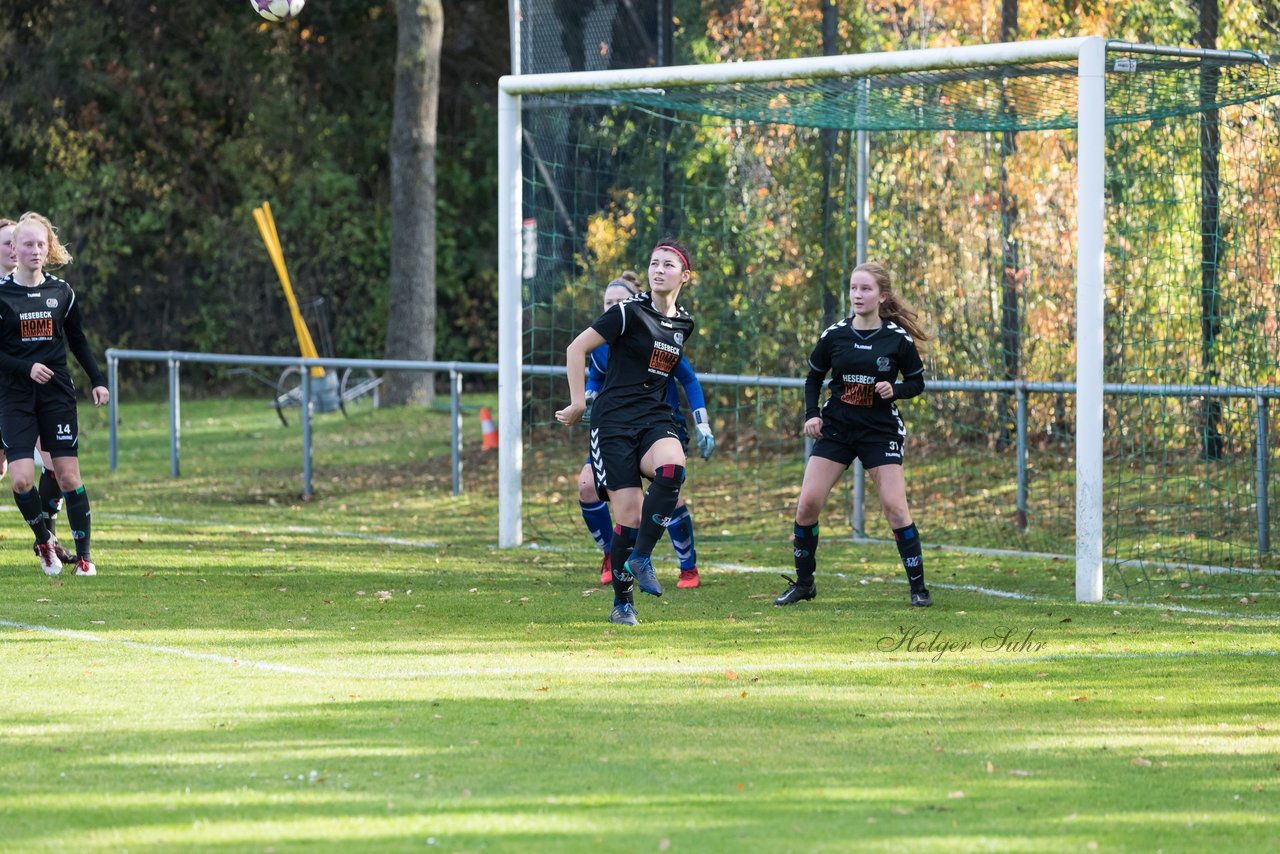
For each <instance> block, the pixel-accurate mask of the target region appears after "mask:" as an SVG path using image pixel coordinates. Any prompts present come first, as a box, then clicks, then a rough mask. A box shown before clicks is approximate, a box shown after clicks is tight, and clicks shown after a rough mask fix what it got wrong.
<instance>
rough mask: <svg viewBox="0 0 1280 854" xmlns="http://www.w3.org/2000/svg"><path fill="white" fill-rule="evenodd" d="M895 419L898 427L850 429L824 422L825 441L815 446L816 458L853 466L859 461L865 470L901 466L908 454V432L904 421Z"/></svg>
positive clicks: (820, 440) (888, 425)
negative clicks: (906, 453) (904, 456)
mask: <svg viewBox="0 0 1280 854" xmlns="http://www.w3.org/2000/svg"><path fill="white" fill-rule="evenodd" d="M895 420H896V421H897V423H896V424H889V423H881V424H872V425H868V426H865V427H850V426H845V425H839V424H835V423H833V422H832V421H830V420H829V419H823V421H822V438H820V439H818V441H816V442H814V443H813V456H815V457H822V458H823V459H826V460H831V461H832V462H837V463H840V464H841V465H844V466H850V465H853V461H854V460H855V459H858V460H861V461H862V467H863V468H864V469H873V468H879V467H880V466H887V465H898V466H900V465H902V457H903V454H904V453H905V452H906V444H907V430H906V427H905V426H903V424H902V419H900V418H898V419H895Z"/></svg>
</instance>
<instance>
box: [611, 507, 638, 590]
mask: <svg viewBox="0 0 1280 854" xmlns="http://www.w3.org/2000/svg"><path fill="white" fill-rule="evenodd" d="M635 541H636V529H635V528H626V527H623V526H622V525H614V526H613V550H612V551H611V553H610V555H611V558H612V562H613V606H614V607H615V608H616V607H617V606H619V605H621V604H622V603H623V602H634V601H635V587H636V578H635V576H634V575H632V574H631V573H629V572H627V571H625V570H624V569H623V567H624V566H625V565H626V563H627V558H629V557H631V547H632V544H634V543H635Z"/></svg>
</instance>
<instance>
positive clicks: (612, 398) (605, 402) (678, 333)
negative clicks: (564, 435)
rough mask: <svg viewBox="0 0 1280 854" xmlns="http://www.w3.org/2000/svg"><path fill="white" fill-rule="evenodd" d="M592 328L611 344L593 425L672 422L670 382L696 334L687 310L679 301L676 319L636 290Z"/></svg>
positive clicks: (592, 419)
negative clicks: (685, 350) (686, 348)
mask: <svg viewBox="0 0 1280 854" xmlns="http://www.w3.org/2000/svg"><path fill="white" fill-rule="evenodd" d="M591 328H592V329H594V330H595V331H597V332H599V333H600V335H601V336H603V337H604V340H605V341H606V342H607V343H608V345H609V366H608V368H607V369H606V371H605V376H604V385H603V386H602V387H601V389H600V394H599V395H598V396H597V397H596V402H595V404H594V405H593V406H592V408H591V426H592V428H596V427H628V426H635V427H637V428H639V427H641V426H645V425H653V424H668V423H673V422H674V417H673V415H672V412H671V407H670V406H669V405H668V404H667V380H668V379H669V378H670V377H671V374H672V372H673V371H674V370H675V369H676V365H677V364H679V362H680V356H681V355H682V354H683V353H684V345H685V342H686V341H688V340H689V336H691V335H692V334H693V328H694V323H693V318H692V317H690V316H689V313H688V312H687V311H685V310H684V309H683V308H682V307H680V306H679V305H677V306H676V315H675V317H666V316H665V315H662V314H659V313H658V310H657V309H656V308H654V307H653V298H652V296H651V295H649V294H647V293H643V294H636V295H635V296H633V297H630V298H629V299H626V300H624V301H623V302H620V303H618V304H617V305H615V306H613V307H612V308H610V309H609V310H608V311H606V312H605V313H604V314H602V315H600V317H599V318H597V319H596V322H595V323H593V324H591Z"/></svg>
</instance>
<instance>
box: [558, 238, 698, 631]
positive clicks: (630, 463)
mask: <svg viewBox="0 0 1280 854" xmlns="http://www.w3.org/2000/svg"><path fill="white" fill-rule="evenodd" d="M691 270H692V268H691V265H690V264H689V251H688V250H687V249H685V247H683V246H682V245H680V244H679V243H677V242H676V241H675V240H668V239H664V240H661V241H659V242H658V245H657V246H655V247H654V248H653V252H652V253H650V256H649V271H648V278H649V290H648V292H646V293H639V294H636V295H635V296H633V297H631V298H630V299H627V300H625V301H623V302H621V303H618V304H617V305H615V306H613V307H612V308H610V309H609V310H608V311H606V312H605V313H604V314H602V315H600V317H599V318H597V320H596V322H595V323H593V324H592V325H591V326H590V327H588V328H587V329H585V330H583V331H582V333H581V334H580V335H578V337H577V338H575V339H574V340H573V343H571V344H570V345H569V347H568V349H567V350H566V351H565V364H566V366H567V368H568V372H569V400H570V403H569V405H568V406H567V407H565V408H564V409H561V410H560V411H559V412H557V413H556V420H557V421H559V422H560V423H561V424H576V423H577V422H578V421H579V420H580V419H581V418H582V413H583V410H585V409H586V368H587V355H588V354H589V353H590V352H591V351H592V350H595V349H596V348H597V347H599V346H600V345H601V344H608V345H609V366H608V368H607V369H606V371H605V379H604V385H603V387H601V389H600V393H599V394H598V395H597V396H596V399H595V403H594V404H593V406H592V409H591V464H592V468H593V470H594V472H595V478H596V489H597V491H598V492H599V493H600V494H601V495H604V494H605V493H606V491H607V493H608V495H609V498H610V500H611V502H612V503H613V511H614V519H615V520H616V522H617V524H616V525H615V526H614V529H613V544H612V546H611V552H612V563H613V610H612V611H611V612H610V614H609V622H611V623H618V624H619V625H624V626H634V625H637V624H638V623H639V620H638V619H636V609H635V600H634V598H633V592H634V588H635V586H637V585H638V586H639V587H640V589H641V590H643V591H644V592H645V593H648V594H650V595H653V596H661V595H662V586H661V585H660V584H658V579H657V576H655V575H654V572H653V563H652V562H651V561H650V559H649V558H650V555H651V554H652V553H653V548H654V546H655V545H656V544H657V542H658V540H660V539H661V538H662V536H663V533H664V532H665V531H666V527H667V525H668V524H669V523H670V521H671V514H672V512H673V511H674V510H675V507H676V502H677V501H678V500H679V498H680V485H681V484H682V483H683V482H684V464H685V456H684V444H683V443H682V442H681V441H680V434H679V432H678V430H677V427H676V424H675V416H674V414H673V413H672V410H671V407H670V406H669V405H668V404H667V381H668V379H669V378H670V377H671V373H672V372H673V371H674V370H675V368H676V365H677V364H678V363H679V361H680V357H681V355H682V354H683V352H684V346H685V343H686V342H687V341H688V340H689V337H690V336H691V335H692V334H693V329H694V324H693V318H691V317H690V316H689V313H688V312H687V311H685V310H684V308H682V307H681V306H680V305H679V304H678V303H677V302H676V300H677V299H678V298H679V296H680V289H681V288H683V287H684V285H685V283H686V282H688V281H689V279H690V278H691V276H692V272H691ZM646 478H647V479H649V480H650V481H651V482H650V484H649V488H648V490H644V489H643V484H644V480H645V479H646Z"/></svg>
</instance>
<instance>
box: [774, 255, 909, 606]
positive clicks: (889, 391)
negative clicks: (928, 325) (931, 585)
mask: <svg viewBox="0 0 1280 854" xmlns="http://www.w3.org/2000/svg"><path fill="white" fill-rule="evenodd" d="M890 284H891V283H890V279H889V272H888V271H887V270H885V268H884V267H882V266H881V265H879V264H876V263H874V262H869V263H866V264H860V265H859V266H858V267H856V268H855V269H854V271H853V274H852V275H851V276H850V277H849V302H850V305H851V306H852V308H853V314H852V316H850V317H849V318H847V319H845V320H842V321H840V322H839V323H836V324H833V325H832V326H829V327H827V329H826V330H825V331H824V332H823V333H822V336H821V337H820V338H819V339H818V345H817V346H816V347H814V348H813V353H812V354H811V355H810V356H809V375H808V377H806V378H805V383H804V403H805V414H804V416H805V422H804V433H805V435H806V436H809V437H810V438H812V439H816V440H817V441H816V442H815V443H814V445H813V453H812V454H811V455H810V456H809V461H808V462H807V463H806V464H805V468H804V481H803V483H802V485H801V487H800V501H799V502H798V504H797V506H796V523H795V540H794V543H793V546H794V556H795V567H796V577H795V578H794V579H792V578H789V577H787V576H785V575H784V576H783V578H786V580H787V581H788V582H789V586H788V587H787V589H786V592H784V593H783V594H782V595H781V596H779V597H778V598H777V599H775V600H774V602H773V604H775V605H791V604H794V603H796V602H800V601H803V600H805V599H812V598H813V597H814V596H816V595H817V592H818V589H817V585H816V584H814V580H813V574H814V571H815V570H816V569H817V560H816V558H815V557H814V553H815V552H816V551H817V550H818V517H819V516H820V515H821V514H822V506H823V504H825V503H826V501H827V496H828V495H830V494H831V489H832V487H834V486H835V485H836V483H837V482H838V481H839V480H840V477H841V475H843V474H844V471H845V469H847V468H848V467H849V466H850V465H852V464H853V461H854V459H855V458H857V459H860V460H861V461H862V465H863V467H864V468H866V470H867V473H868V474H870V475H871V479H872V480H874V481H875V484H876V491H877V492H878V493H879V494H880V506H881V507H882V508H883V510H884V515H885V518H886V519H887V520H888V521H889V525H890V527H892V528H893V536H894V539H895V540H896V541H897V544H898V554H899V555H901V557H902V565H903V566H904V567H906V570H907V581H908V583H909V584H910V585H911V604H912V605H913V606H915V607H919V608H925V607H928V606H929V605H932V604H933V599H932V597H931V596H930V595H929V589H928V588H927V587H925V586H924V558H923V556H922V552H921V549H920V532H919V531H917V530H916V526H915V523H914V522H912V521H911V511H910V510H909V509H908V507H907V485H906V481H905V480H904V478H903V475H902V457H903V453H904V451H905V446H906V439H907V428H906V426H905V425H903V423H902V416H901V415H899V414H898V407H897V406H896V405H895V404H894V401H895V400H905V399H906V398H909V397H915V396H916V395H918V394H920V392H922V391H924V364H923V362H921V360H920V353H919V351H918V350H917V349H916V341H917V340H920V341H927V340H928V339H929V335H928V333H926V332H925V330H924V328H923V326H922V325H921V324H920V321H919V315H918V314H917V313H916V311H915V310H914V309H912V308H911V307H910V306H908V305H907V304H906V303H904V302H903V301H902V300H901V299H900V298H899V297H898V295H897V294H895V293H893V291H892V289H891V287H890ZM828 373H830V374H831V382H830V384H829V385H828V388H829V389H830V392H831V395H830V397H829V398H828V399H827V402H826V404H825V405H824V406H823V407H822V408H821V409H819V408H818V399H819V397H820V395H821V393H822V383H823V381H824V380H825V379H826V376H827V374H828ZM898 376H901V377H902V379H900V380H897V381H896V382H895V380H896V379H897V377H898Z"/></svg>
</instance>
